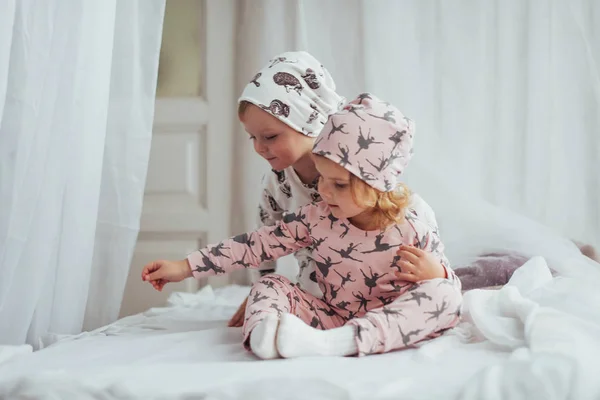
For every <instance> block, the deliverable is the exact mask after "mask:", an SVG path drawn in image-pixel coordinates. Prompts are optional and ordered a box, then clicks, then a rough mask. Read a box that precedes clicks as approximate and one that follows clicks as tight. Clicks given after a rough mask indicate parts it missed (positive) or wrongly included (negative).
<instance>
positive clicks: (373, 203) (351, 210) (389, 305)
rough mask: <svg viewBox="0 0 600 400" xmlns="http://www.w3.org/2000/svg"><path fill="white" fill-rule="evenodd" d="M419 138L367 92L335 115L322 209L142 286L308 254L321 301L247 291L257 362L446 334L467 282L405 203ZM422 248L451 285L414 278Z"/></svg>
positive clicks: (278, 280)
mask: <svg viewBox="0 0 600 400" xmlns="http://www.w3.org/2000/svg"><path fill="white" fill-rule="evenodd" d="M413 135H414V123H413V122H412V121H411V120H410V119H408V118H406V117H404V116H403V115H402V114H401V113H400V111H398V110H397V109H396V108H395V107H393V106H391V105H390V104H389V103H386V102H382V101H381V100H379V99H377V98H376V97H375V96H373V95H370V94H368V93H364V94H362V95H360V96H359V97H358V98H357V99H355V100H354V101H352V102H350V103H349V104H347V105H346V106H345V107H344V109H343V110H342V111H339V112H337V113H335V114H333V115H331V116H330V117H329V118H328V120H327V122H326V124H325V126H324V127H323V129H322V131H321V133H320V135H319V137H318V139H317V141H316V142H315V145H314V148H313V156H314V161H315V164H316V167H317V169H318V171H319V173H320V178H319V184H318V190H319V193H320V194H321V196H322V198H323V201H321V202H320V203H316V204H310V205H306V206H304V207H301V208H299V209H298V210H297V211H295V212H291V213H286V214H284V216H283V219H282V220H281V221H278V222H277V223H276V224H275V225H273V226H264V227H262V228H260V229H258V230H256V231H254V232H251V233H246V234H242V235H238V236H236V237H233V238H231V239H229V240H226V241H223V242H221V243H219V244H216V245H213V246H209V247H207V248H205V249H202V250H199V251H197V252H194V253H192V254H190V255H189V256H188V258H187V260H182V261H175V262H172V261H156V262H153V263H150V264H148V265H147V266H146V267H145V268H144V270H143V272H142V278H143V279H144V280H147V281H150V282H151V283H152V284H153V285H154V286H155V288H157V289H161V288H162V286H163V285H164V284H165V283H166V282H173V281H180V280H182V279H184V278H186V277H189V276H194V277H196V278H203V277H206V276H209V275H215V274H222V273H227V272H231V271H233V270H235V269H239V268H257V267H258V266H259V265H260V264H261V263H262V262H264V261H269V260H274V259H276V258H278V257H281V256H284V255H287V254H290V253H292V252H295V251H298V250H299V249H304V248H306V249H308V250H309V251H310V256H311V259H312V260H313V261H314V263H315V265H316V280H317V283H318V285H319V287H320V289H321V291H322V292H323V298H322V299H320V298H318V297H315V296H314V295H312V294H309V293H307V292H305V291H304V290H302V289H300V288H298V287H297V286H296V285H294V284H292V283H291V282H289V281H288V280H287V279H285V278H283V277H280V276H275V275H266V276H264V277H262V278H261V279H260V280H259V282H257V283H256V284H255V285H254V286H253V287H252V290H251V292H250V296H249V302H248V305H247V308H246V317H245V322H244V328H243V332H244V345H245V346H246V347H247V348H249V349H251V350H252V351H253V352H254V353H255V354H256V355H257V356H259V357H261V358H263V359H270V358H276V357H279V356H283V357H288V358H289V357H301V356H317V355H339V356H349V355H356V354H358V355H359V356H362V355H365V354H373V353H382V352H387V351H391V350H395V349H401V348H404V347H407V346H410V345H412V344H414V343H416V342H419V341H421V340H423V339H426V338H430V337H434V336H436V335H438V334H439V333H440V332H441V331H443V330H445V329H448V328H451V327H453V326H454V325H455V324H456V323H457V322H458V319H459V315H460V306H461V301H462V297H461V291H460V289H461V285H460V281H459V280H458V279H457V278H456V276H455V275H454V273H453V272H452V270H451V269H450V266H449V263H448V260H447V259H446V257H445V256H444V253H443V250H444V247H443V244H442V243H441V240H440V238H439V237H438V234H437V232H436V230H435V229H433V228H432V227H431V226H430V225H429V224H428V223H426V222H424V221H423V220H421V219H420V218H419V217H418V216H417V215H415V214H414V213H413V212H412V211H411V209H410V208H408V207H407V204H408V203H409V201H410V193H409V191H408V189H407V188H406V187H405V186H404V185H402V184H401V183H400V182H399V176H400V175H401V173H402V171H403V170H404V168H405V166H406V165H407V163H408V161H409V160H410V158H411V156H412V143H413ZM413 248H416V249H420V250H424V251H427V252H429V253H431V254H433V255H434V256H435V257H436V258H437V259H438V260H439V262H440V263H441V264H442V265H443V266H444V268H445V269H446V273H447V279H444V278H440V279H432V280H427V281H421V282H419V283H412V282H410V281H409V280H410V279H407V278H408V277H409V276H410V274H411V268H410V261H411V256H410V255H409V254H412V253H411V251H410V249H413ZM400 250H403V251H404V252H403V253H401V254H404V257H405V258H406V259H401V257H400V256H399V251H400ZM413 251H415V252H416V250H413ZM406 261H409V262H406Z"/></svg>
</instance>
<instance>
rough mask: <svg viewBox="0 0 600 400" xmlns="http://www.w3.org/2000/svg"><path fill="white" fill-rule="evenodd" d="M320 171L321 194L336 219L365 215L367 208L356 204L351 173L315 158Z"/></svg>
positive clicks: (332, 163)
mask: <svg viewBox="0 0 600 400" xmlns="http://www.w3.org/2000/svg"><path fill="white" fill-rule="evenodd" d="M313 158H314V161H315V166H316V167H317V170H318V171H319V174H320V176H319V187H318V189H319V193H320V194H321V198H322V199H323V201H324V202H326V203H327V205H329V208H330V209H331V213H332V214H333V216H334V217H336V218H345V219H349V220H351V222H352V219H353V218H354V217H357V216H360V214H363V213H364V212H365V211H366V210H367V208H366V207H363V206H360V205H358V204H356V202H355V201H354V199H353V198H352V193H351V189H350V172H348V170H346V169H345V168H343V167H341V166H340V165H338V164H336V163H334V162H333V161H331V160H329V159H327V158H325V157H322V156H313Z"/></svg>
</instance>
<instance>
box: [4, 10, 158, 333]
mask: <svg viewBox="0 0 600 400" xmlns="http://www.w3.org/2000/svg"><path fill="white" fill-rule="evenodd" d="M163 13H164V0H130V1H119V0H105V1H102V2H98V1H92V2H81V1H76V0H67V1H64V0H48V1H43V2H41V1H34V0H7V1H3V2H1V3H0V272H1V274H2V279H0V321H2V324H0V344H21V343H25V342H27V343H30V344H33V345H37V343H38V341H39V339H40V338H41V337H43V336H44V335H45V334H47V333H56V334H69V333H78V332H80V331H81V330H82V328H83V327H84V326H85V327H86V328H88V329H89V328H94V327H97V326H100V325H103V324H105V323H108V322H110V321H112V320H114V319H116V317H117V316H118V310H119V306H120V303H121V298H122V294H123V288H124V284H125V281H126V278H127V273H128V269H129V263H130V259H131V255H132V252H133V247H134V244H135V239H136V236H137V232H138V226H139V217H140V213H141V206H142V196H143V188H144V184H145V179H146V170H147V165H148V156H149V149H150V140H151V130H152V118H153V112H154V92H155V87H156V76H157V69H158V54H159V48H160V39H161V29H162V18H163Z"/></svg>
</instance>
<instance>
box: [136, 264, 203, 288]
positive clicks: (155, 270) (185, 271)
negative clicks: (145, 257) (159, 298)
mask: <svg viewBox="0 0 600 400" xmlns="http://www.w3.org/2000/svg"><path fill="white" fill-rule="evenodd" d="M191 276H192V269H191V267H190V264H189V263H188V261H187V260H179V261H169V260H158V261H152V262H151V263H149V264H146V266H144V269H143V270H142V280H143V281H147V282H150V284H151V285H152V286H154V289H156V290H158V291H159V292H160V291H161V290H162V289H163V287H164V286H165V285H166V284H167V283H168V282H180V281H182V280H184V279H185V278H189V277H191Z"/></svg>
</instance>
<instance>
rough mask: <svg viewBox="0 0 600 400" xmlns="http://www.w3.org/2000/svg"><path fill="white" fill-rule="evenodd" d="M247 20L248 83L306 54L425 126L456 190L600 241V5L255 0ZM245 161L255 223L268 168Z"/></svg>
mask: <svg viewBox="0 0 600 400" xmlns="http://www.w3.org/2000/svg"><path fill="white" fill-rule="evenodd" d="M282 3H285V4H282ZM240 18H241V20H240V29H241V32H240V42H239V43H240V45H241V49H240V54H241V62H240V66H239V68H240V70H239V76H240V82H241V83H245V82H247V81H248V78H249V77H251V76H252V72H253V71H254V70H255V69H256V68H258V67H260V65H262V63H264V62H265V60H267V59H268V57H270V56H272V55H274V54H276V53H277V52H280V51H284V50H289V49H304V50H308V51H309V52H311V53H313V54H314V55H315V56H316V57H317V58H318V59H320V60H321V61H322V62H323V63H324V64H325V66H326V67H327V68H328V69H329V70H330V71H331V73H332V75H333V77H334V79H335V80H336V82H337V84H338V88H339V90H340V93H341V94H342V95H344V96H346V97H350V96H354V95H356V94H358V93H359V92H361V91H372V92H374V93H376V94H377V95H378V96H380V97H383V98H385V99H387V100H389V101H391V102H393V103H395V104H396V105H397V106H398V107H399V108H400V109H401V110H402V111H403V112H405V113H406V114H407V115H409V116H411V117H412V118H413V119H415V120H416V122H417V136H416V141H417V142H416V149H415V157H414V159H413V160H415V161H414V162H413V164H421V165H426V166H427V167H428V168H431V169H432V170H433V171H434V172H435V173H436V174H437V175H438V176H441V177H443V180H444V182H446V183H448V184H449V186H448V188H449V190H452V191H454V192H461V193H464V194H468V195H469V196H470V197H473V198H481V199H484V200H487V201H489V202H491V203H493V204H495V205H498V206H500V207H503V208H506V209H510V210H512V211H514V212H516V213H519V214H522V215H526V216H528V217H530V218H532V219H534V220H536V221H539V222H541V223H543V224H545V225H546V226H549V227H551V228H552V229H555V230H556V232H559V233H560V234H561V235H563V236H565V237H568V238H571V239H577V240H581V241H584V242H587V243H591V244H593V245H595V246H596V247H600V28H599V27H600V3H599V2H597V1H595V0H543V1H542V0H531V1H522V0H506V1H505V0H453V1H441V0H377V1H375V0H362V1H361V0H329V1H327V2H323V1H320V0H296V1H291V2H277V1H254V2H252V7H250V6H248V5H246V6H245V8H243V9H242V10H241V12H240ZM241 83H240V85H241ZM238 89H241V86H240V87H239V88H238ZM239 136H240V137H241V138H242V139H240V144H239V149H242V148H243V150H239V149H238V151H239V152H243V153H244V154H245V157H246V159H251V158H252V159H256V158H257V156H256V155H251V149H250V146H247V143H243V142H242V141H243V135H242V133H240V135H239ZM245 165H246V168H245V170H244V172H243V174H244V175H243V179H244V182H245V183H244V184H243V185H241V186H237V187H241V189H240V190H241V191H243V193H240V194H238V196H236V197H239V198H242V199H245V206H242V208H243V210H244V212H245V219H244V222H245V223H246V224H247V226H246V227H248V226H250V224H251V223H252V222H253V220H252V217H253V213H255V209H254V207H253V203H252V201H247V200H248V199H255V198H257V196H258V190H259V189H260V188H259V187H258V185H257V182H258V179H259V176H260V173H261V171H262V169H263V168H265V167H264V165H263V164H262V163H259V162H258V161H252V163H247V164H245ZM237 170H241V169H239V168H237ZM408 170H409V175H411V167H409V169H408ZM414 170H415V168H413V171H414ZM417 175H418V174H417ZM411 179H412V180H413V182H417V181H419V179H421V178H419V176H415V174H412V176H411ZM422 179H426V178H425V175H423V178H422ZM431 197H432V196H431V195H430V196H429V197H426V198H425V199H426V200H427V201H428V202H430V203H431V204H432V205H434V203H436V202H439V201H443V200H444V199H443V197H444V193H439V192H438V194H437V195H436V196H435V197H436V198H431ZM434 208H435V207H434ZM238 210H239V208H238ZM442 217H443V215H442ZM482 218H483V219H484V218H485V217H483V216H482ZM240 229H241V227H234V230H238V231H239V230H240Z"/></svg>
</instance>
